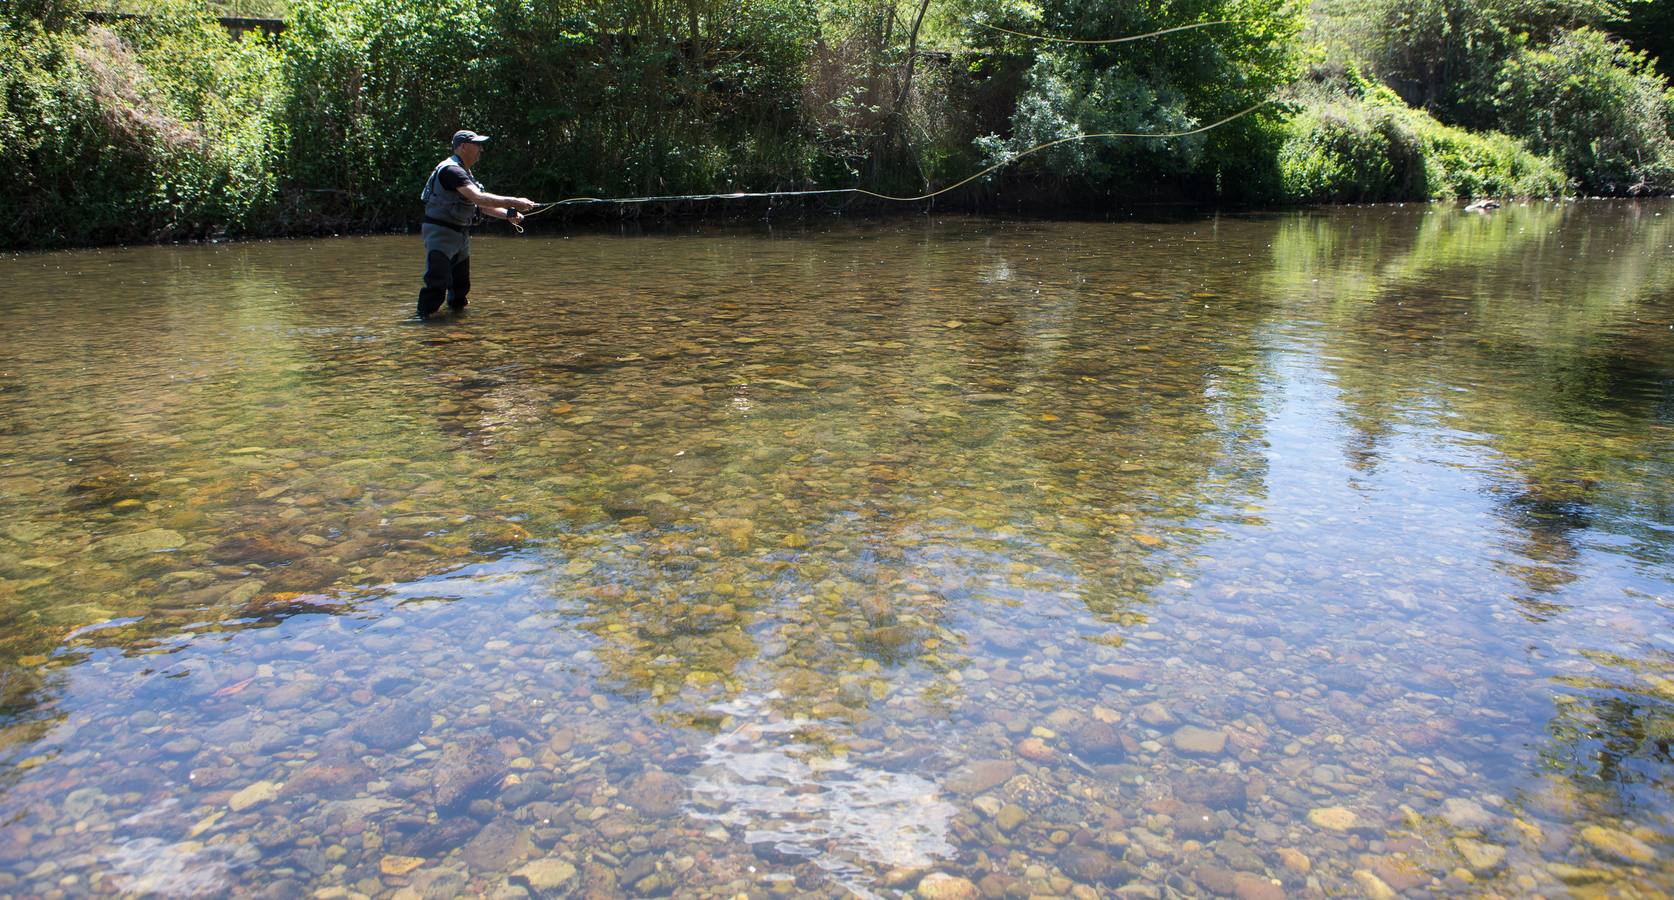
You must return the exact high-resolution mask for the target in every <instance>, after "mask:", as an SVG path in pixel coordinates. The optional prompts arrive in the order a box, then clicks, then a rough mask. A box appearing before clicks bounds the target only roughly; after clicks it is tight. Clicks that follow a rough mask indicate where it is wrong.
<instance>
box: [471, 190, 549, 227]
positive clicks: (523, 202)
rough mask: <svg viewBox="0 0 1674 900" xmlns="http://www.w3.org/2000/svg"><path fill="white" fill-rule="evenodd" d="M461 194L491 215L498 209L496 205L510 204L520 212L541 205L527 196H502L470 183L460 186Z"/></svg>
mask: <svg viewBox="0 0 1674 900" xmlns="http://www.w3.org/2000/svg"><path fill="white" fill-rule="evenodd" d="M459 196H461V197H464V198H465V199H466V200H468V201H470V202H472V203H475V204H476V205H477V208H478V209H481V210H482V211H483V212H484V213H487V214H488V215H491V216H493V215H494V214H495V212H496V211H497V210H496V209H495V207H506V206H509V207H511V208H512V209H515V210H518V211H519V212H529V211H530V210H532V209H534V208H535V207H536V206H537V205H539V204H537V203H535V201H533V200H530V199H529V198H527V197H502V196H500V195H499V194H490V193H488V192H487V191H482V190H478V189H477V188H476V186H474V185H469V184H462V185H460V186H459ZM495 218H499V219H504V218H505V216H503V215H502V216H495Z"/></svg>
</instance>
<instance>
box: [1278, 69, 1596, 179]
mask: <svg viewBox="0 0 1674 900" xmlns="http://www.w3.org/2000/svg"><path fill="white" fill-rule="evenodd" d="M1279 171H1280V177H1281V181H1282V185H1283V188H1282V192H1283V196H1284V198H1285V199H1288V200H1291V201H1294V202H1307V203H1322V202H1345V201H1347V202H1355V201H1375V200H1423V199H1431V198H1454V197H1480V196H1499V197H1504V196H1521V197H1527V196H1552V195H1555V194H1559V193H1562V192H1563V190H1564V177H1563V173H1562V171H1561V170H1560V169H1559V168H1558V167H1557V166H1556V165H1555V164H1554V163H1553V162H1552V161H1551V160H1548V159H1545V158H1542V157H1540V156H1537V155H1536V154H1534V153H1532V152H1531V151H1530V150H1529V149H1528V148H1527V147H1524V146H1523V145H1522V144H1520V143H1519V142H1518V141H1516V140H1515V139H1513V138H1511V137H1508V136H1506V135H1503V134H1497V133H1493V132H1489V133H1486V134H1480V133H1473V132H1469V131H1466V130H1464V129H1462V128H1454V127H1451V126H1447V125H1443V124H1442V123H1440V122H1438V121H1436V120H1435V119H1434V118H1433V117H1432V116H1430V115H1429V114H1428V113H1425V112H1423V111H1422V110H1416V109H1412V108H1410V107H1408V106H1407V105H1406V104H1405V103H1403V102H1402V101H1401V99H1400V98H1399V97H1397V96H1396V95H1395V93H1394V92H1393V91H1392V90H1390V89H1389V88H1387V87H1385V86H1384V85H1382V84H1379V83H1378V82H1376V81H1373V80H1370V79H1367V78H1365V77H1363V76H1362V75H1360V74H1359V73H1358V72H1356V71H1354V70H1353V69H1349V70H1347V71H1346V72H1345V73H1342V74H1340V75H1337V76H1336V77H1330V78H1322V79H1320V80H1318V81H1316V82H1314V83H1312V84H1310V85H1309V86H1307V87H1306V88H1304V89H1303V90H1302V91H1301V92H1300V111H1299V112H1298V113H1297V115H1296V116H1295V118H1293V119H1292V120H1290V122H1288V123H1287V134H1286V137H1285V140H1284V143H1283V144H1282V146H1281V147H1280V149H1279Z"/></svg>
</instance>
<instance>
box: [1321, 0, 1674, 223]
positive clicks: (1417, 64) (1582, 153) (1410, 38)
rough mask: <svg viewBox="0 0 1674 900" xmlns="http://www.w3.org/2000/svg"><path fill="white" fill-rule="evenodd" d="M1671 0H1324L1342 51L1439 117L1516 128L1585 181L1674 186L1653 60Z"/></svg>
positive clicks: (1334, 45) (1601, 188) (1332, 39)
mask: <svg viewBox="0 0 1674 900" xmlns="http://www.w3.org/2000/svg"><path fill="white" fill-rule="evenodd" d="M1667 7H1668V4H1667V3H1665V2H1664V3H1653V2H1647V0H1628V2H1627V3H1626V4H1622V5H1618V4H1617V3H1615V2H1612V0H1319V5H1318V16H1319V19H1320V22H1321V25H1320V30H1321V31H1322V33H1323V34H1324V36H1325V41H1326V44H1327V46H1328V48H1329V49H1330V50H1331V52H1333V53H1334V54H1337V55H1341V56H1346V57H1349V58H1350V59H1355V60H1360V61H1362V62H1363V63H1364V64H1365V65H1366V66H1367V67H1368V69H1369V70H1370V71H1371V72H1372V73H1373V74H1375V75H1376V77H1378V78H1380V79H1382V80H1383V81H1384V82H1385V83H1387V84H1388V85H1389V86H1390V87H1392V88H1393V89H1394V90H1395V91H1396V92H1397V93H1398V94H1399V95H1400V96H1401V97H1402V98H1403V99H1404V100H1406V101H1407V102H1409V103H1411V104H1413V105H1416V106H1418V107H1420V108H1422V109H1424V110H1425V111H1427V112H1429V113H1431V114H1432V115H1433V116H1435V118H1436V119H1438V120H1439V121H1441V122H1443V123H1446V124H1449V125H1456V126H1461V127H1465V128H1470V129H1476V130H1491V131H1499V132H1504V133H1507V134H1510V135H1512V136H1514V137H1516V138H1519V139H1521V140H1523V141H1525V142H1526V144H1527V145H1528V146H1529V147H1530V148H1531V149H1533V150H1534V151H1536V152H1538V153H1541V154H1547V155H1551V156H1553V157H1554V158H1555V159H1556V160H1557V161H1558V162H1559V163H1560V164H1561V165H1562V166H1563V168H1564V171H1565V173H1566V174H1567V175H1568V176H1569V178H1570V179H1571V180H1572V181H1573V182H1574V183H1575V184H1576V185H1577V186H1578V187H1580V188H1581V189H1583V190H1586V191H1589V192H1602V193H1634V192H1643V191H1661V190H1668V189H1671V188H1674V179H1671V177H1670V176H1671V174H1674V134H1671V132H1670V125H1671V124H1674V116H1671V115H1670V109H1674V99H1671V98H1674V95H1671V94H1670V93H1669V86H1668V82H1667V80H1666V79H1665V78H1664V77H1663V76H1662V74H1661V73H1660V72H1658V71H1657V69H1656V67H1655V65H1654V64H1653V63H1652V62H1651V61H1650V60H1649V59H1647V57H1646V56H1645V55H1644V54H1643V53H1641V52H1638V51H1635V50H1634V49H1632V47H1630V46H1629V45H1628V44H1625V43H1623V42H1622V41H1621V40H1620V39H1619V38H1617V37H1612V36H1611V35H1610V34H1608V33H1607V32H1605V31H1602V30H1600V29H1601V28H1603V27H1607V26H1609V27H1615V28H1617V29H1618V30H1619V31H1620V32H1621V33H1622V34H1629V35H1631V34H1640V35H1643V36H1644V38H1645V39H1647V40H1649V41H1650V42H1651V45H1652V46H1654V47H1655V48H1657V49H1658V50H1662V49H1666V47H1667V41H1668V40H1669V36H1668V35H1669V34H1670V32H1668V31H1666V30H1661V29H1659V27H1658V26H1659V25H1665V24H1670V23H1669V20H1668V12H1667Z"/></svg>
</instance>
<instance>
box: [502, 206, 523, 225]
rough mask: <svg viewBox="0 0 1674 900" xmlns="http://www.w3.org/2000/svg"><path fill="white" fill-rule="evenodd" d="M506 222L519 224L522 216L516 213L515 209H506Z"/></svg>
mask: <svg viewBox="0 0 1674 900" xmlns="http://www.w3.org/2000/svg"><path fill="white" fill-rule="evenodd" d="M506 221H507V222H521V221H523V214H522V213H520V212H518V211H517V210H515V209H508V210H506Z"/></svg>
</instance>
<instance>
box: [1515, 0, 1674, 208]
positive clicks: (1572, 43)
mask: <svg viewBox="0 0 1674 900" xmlns="http://www.w3.org/2000/svg"><path fill="white" fill-rule="evenodd" d="M1494 99H1495V104H1496V107H1497V111H1498V119H1499V121H1500V122H1502V123H1503V125H1504V127H1505V129H1506V130H1507V131H1509V132H1511V133H1512V134H1515V135H1519V136H1521V137H1524V138H1526V139H1528V141H1529V142H1530V143H1531V144H1532V145H1533V146H1535V147H1536V148H1539V149H1541V150H1545V151H1548V152H1550V153H1552V154H1553V155H1555V156H1556V157H1557V158H1558V159H1559V160H1560V161H1561V162H1562V163H1563V165H1564V167H1565V168H1566V169H1567V170H1568V171H1569V172H1570V173H1571V174H1572V175H1573V176H1575V177H1576V178H1579V179H1580V180H1581V182H1582V183H1583V184H1584V185H1585V186H1586V187H1587V188H1588V189H1590V190H1594V191H1601V192H1604V193H1640V192H1643V191H1648V190H1665V189H1668V188H1670V187H1674V134H1671V131H1670V126H1671V125H1674V91H1671V90H1670V89H1669V87H1668V83H1667V82H1666V81H1665V80H1663V79H1662V77H1661V76H1660V75H1658V74H1657V72H1656V70H1655V68H1654V67H1653V65H1652V64H1651V61H1650V59H1649V58H1648V57H1646V55H1645V54H1644V53H1641V52H1636V51H1634V50H1632V49H1630V48H1628V47H1627V46H1626V45H1624V44H1622V43H1621V42H1619V41H1615V40H1612V39H1611V38H1610V37H1609V36H1607V35H1605V34H1603V33H1602V32H1599V31H1595V30H1593V29H1591V28H1580V29H1575V30H1572V31H1568V32H1565V33H1564V34H1562V35H1561V36H1560V37H1559V38H1558V39H1557V40H1556V41H1554V42H1553V43H1552V44H1551V45H1550V46H1549V47H1546V48H1542V49H1531V50H1524V51H1522V52H1520V53H1518V54H1517V55H1515V56H1513V57H1512V58H1511V59H1510V60H1508V61H1507V62H1506V63H1505V66H1504V67H1503V68H1502V70H1501V73H1500V83H1499V86H1498V90H1497V91H1496V92H1495V98H1494Z"/></svg>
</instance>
